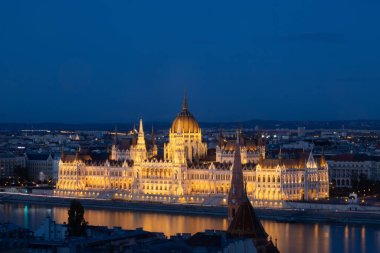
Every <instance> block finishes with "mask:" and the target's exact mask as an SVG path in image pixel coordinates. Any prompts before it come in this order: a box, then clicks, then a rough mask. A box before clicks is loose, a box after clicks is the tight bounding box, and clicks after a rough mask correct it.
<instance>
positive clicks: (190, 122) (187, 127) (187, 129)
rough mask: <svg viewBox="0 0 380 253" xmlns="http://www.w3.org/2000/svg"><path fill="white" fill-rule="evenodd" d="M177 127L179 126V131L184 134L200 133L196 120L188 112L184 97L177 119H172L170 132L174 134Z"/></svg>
mask: <svg viewBox="0 0 380 253" xmlns="http://www.w3.org/2000/svg"><path fill="white" fill-rule="evenodd" d="M178 125H180V129H181V131H182V132H184V133H200V132H201V129H200V128H199V124H198V122H197V120H196V119H195V118H194V116H193V115H192V114H191V113H190V112H189V110H188V107H187V99H186V96H185V98H184V100H183V106H182V112H180V113H178V115H177V117H176V118H175V119H174V121H173V123H172V127H171V128H170V132H171V133H176V132H177V131H178Z"/></svg>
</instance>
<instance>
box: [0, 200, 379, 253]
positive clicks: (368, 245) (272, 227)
mask: <svg viewBox="0 0 380 253" xmlns="http://www.w3.org/2000/svg"><path fill="white" fill-rule="evenodd" d="M67 211H68V208H64V207H43V206H30V205H22V204H15V205H12V204H5V205H4V204H0V222H4V221H11V222H14V223H16V224H18V225H19V226H23V227H29V228H31V229H32V230H35V229H36V228H38V227H39V226H40V225H41V224H42V222H43V220H44V218H45V217H46V215H49V216H52V218H53V219H54V220H55V221H56V222H57V223H64V222H67ZM85 219H86V220H87V221H88V222H89V223H90V225H97V226H108V227H114V226H118V227H122V228H124V229H135V228H137V227H142V228H144V229H145V230H147V231H153V232H164V233H165V234H166V235H167V236H170V235H174V234H176V233H191V234H194V233H196V232H199V231H204V230H205V229H217V230H226V229H227V227H228V222H227V219H226V218H222V217H207V216H188V215H177V214H160V213H144V212H130V211H113V210H112V211H111V210H94V209H86V212H85ZM262 223H263V226H264V228H265V230H266V231H267V233H268V234H269V235H270V236H271V237H272V240H273V242H275V243H276V241H277V245H278V248H279V249H280V252H281V253H305V252H307V253H320V252H324V253H335V252H344V253H357V252H363V253H366V252H368V253H372V252H379V250H378V249H379V248H380V229H379V228H378V227H371V226H367V225H366V226H364V225H363V226H356V225H340V224H312V223H286V222H285V223H281V222H275V221H268V220H262ZM276 239H277V240H276Z"/></svg>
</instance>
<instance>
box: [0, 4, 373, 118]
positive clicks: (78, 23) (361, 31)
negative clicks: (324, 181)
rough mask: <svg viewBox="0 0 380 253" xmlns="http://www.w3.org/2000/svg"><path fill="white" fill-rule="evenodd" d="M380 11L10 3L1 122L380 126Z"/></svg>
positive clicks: (3, 9) (2, 49)
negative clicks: (188, 117)
mask: <svg viewBox="0 0 380 253" xmlns="http://www.w3.org/2000/svg"><path fill="white" fill-rule="evenodd" d="M379 12H380V1H378V0H355V1H352V0H335V1H327V0H295V1H281V0H268V1H256V0H251V1H178V0H176V1H153V0H152V1H141V0H134V1H127V0H125V1H95V0H91V1H68V0H65V1H51V0H47V1H42V0H37V1H29V0H25V1H17V0H12V1H1V3H0V94H1V96H0V122H47V121H49V122H67V123H86V122H130V121H136V120H137V118H138V117H140V116H142V117H143V118H144V119H145V120H150V121H152V120H153V121H158V120H170V119H172V118H173V117H174V116H175V114H176V113H177V112H178V111H179V110H180V108H181V103H182V98H183V94H184V91H185V90H186V92H187V94H188V98H189V108H190V111H191V112H192V113H193V114H194V115H195V116H196V117H197V119H198V120H200V121H239V120H248V119H253V118H255V119H276V120H334V119H380V110H379V108H380V99H379V95H380V28H379V26H380V15H379Z"/></svg>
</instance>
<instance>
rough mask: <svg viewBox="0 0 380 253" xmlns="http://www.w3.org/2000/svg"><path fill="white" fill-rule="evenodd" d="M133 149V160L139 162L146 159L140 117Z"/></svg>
mask: <svg viewBox="0 0 380 253" xmlns="http://www.w3.org/2000/svg"><path fill="white" fill-rule="evenodd" d="M134 149H135V159H134V161H135V162H137V163H139V162H142V161H144V160H146V157H147V153H146V145H145V136H144V129H143V122H142V119H140V125H139V132H138V136H137V144H136V146H135V147H134Z"/></svg>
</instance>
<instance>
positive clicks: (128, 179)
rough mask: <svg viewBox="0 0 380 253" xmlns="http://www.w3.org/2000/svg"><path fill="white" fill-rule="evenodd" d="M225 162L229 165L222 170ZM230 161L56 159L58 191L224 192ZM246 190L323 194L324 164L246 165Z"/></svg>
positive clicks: (279, 196) (290, 196)
mask: <svg viewBox="0 0 380 253" xmlns="http://www.w3.org/2000/svg"><path fill="white" fill-rule="evenodd" d="M226 167H227V169H226ZM231 169H232V166H231V165H230V166H224V167H223V168H222V169H221V168H218V167H216V166H215V165H214V164H213V163H210V164H209V165H208V166H206V168H204V167H203V168H198V169H196V168H187V166H186V165H185V164H175V163H172V162H162V161H156V160H155V161H146V162H142V163H140V164H136V165H134V166H132V167H128V166H117V167H113V166H110V165H107V164H104V165H103V166H99V165H85V164H84V163H82V162H79V161H78V162H73V163H63V162H61V163H60V171H59V182H58V184H57V189H58V190H74V191H78V190H79V191H106V190H118V191H120V190H121V191H123V192H125V193H128V194H134V195H162V196H177V197H178V196H183V195H187V196H205V195H206V196H225V195H226V194H227V193H228V191H229V189H230V182H231V173H232V170H231ZM243 174H244V180H245V182H246V183H247V193H248V195H249V196H250V197H251V198H253V199H257V200H310V199H315V198H327V197H328V194H329V178H328V168H327V167H326V168H298V169H292V168H286V167H285V166H278V167H276V168H266V167H261V166H260V165H258V166H256V167H255V168H254V169H245V170H244V172H243Z"/></svg>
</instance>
